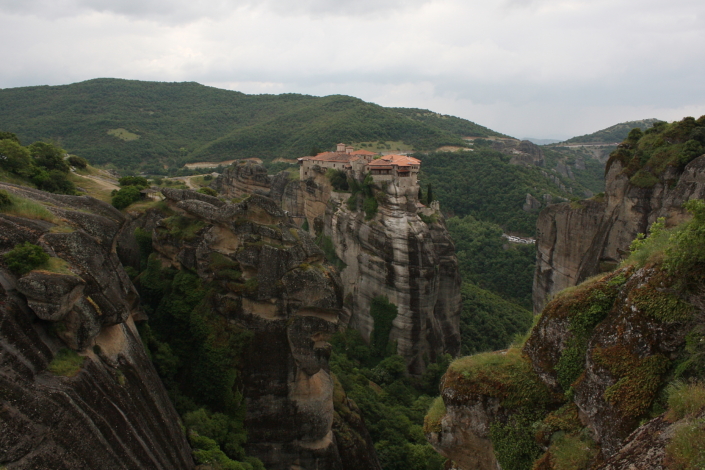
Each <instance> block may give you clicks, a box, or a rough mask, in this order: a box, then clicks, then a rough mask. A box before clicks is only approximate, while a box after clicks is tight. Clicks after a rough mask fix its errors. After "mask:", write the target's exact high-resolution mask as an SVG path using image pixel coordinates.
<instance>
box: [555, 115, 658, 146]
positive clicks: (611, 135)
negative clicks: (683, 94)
mask: <svg viewBox="0 0 705 470" xmlns="http://www.w3.org/2000/svg"><path fill="white" fill-rule="evenodd" d="M661 122H663V121H659V120H658V119H643V120H641V121H628V122H622V123H619V124H615V125H614V126H610V127H608V128H606V129H602V130H601V131H597V132H593V133H592V134H586V135H581V136H578V137H573V138H572V139H568V140H566V141H565V142H564V143H566V144H586V143H617V142H621V141H623V140H624V139H626V138H627V135H628V134H629V132H630V131H631V130H632V129H635V128H638V129H641V130H642V131H645V130H646V129H649V128H650V127H652V126H654V125H655V124H656V123H661Z"/></svg>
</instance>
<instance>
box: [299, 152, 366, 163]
mask: <svg viewBox="0 0 705 470" xmlns="http://www.w3.org/2000/svg"><path fill="white" fill-rule="evenodd" d="M358 158H359V157H355V156H353V155H350V154H349V153H345V152H323V153H319V154H318V155H316V156H315V157H303V158H302V160H305V161H313V162H346V163H347V162H350V161H353V160H357V159H358Z"/></svg>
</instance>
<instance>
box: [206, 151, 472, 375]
mask: <svg viewBox="0 0 705 470" xmlns="http://www.w3.org/2000/svg"><path fill="white" fill-rule="evenodd" d="M265 181H267V183H268V185H269V190H268V191H266V190H264V189H262V188H264V187H265V183H264V182H265ZM214 187H216V188H217V189H218V190H219V191H221V192H223V193H225V194H227V195H229V196H231V197H241V196H243V195H244V194H245V192H246V191H252V190H253V189H255V190H258V191H260V192H261V193H262V194H267V195H269V196H270V197H272V198H273V199H276V200H277V201H280V205H281V207H282V208H283V210H285V211H286V213H287V214H288V215H289V216H291V217H293V218H294V219H295V220H297V221H298V222H299V223H300V224H301V223H303V222H304V221H305V223H306V224H307V225H308V227H309V230H310V231H311V232H313V233H315V234H316V235H317V236H319V237H321V236H323V237H328V238H330V240H331V241H332V244H333V247H334V249H335V255H336V256H337V257H338V258H339V259H340V260H342V262H343V263H344V267H343V269H341V272H340V276H341V278H342V280H343V283H342V288H343V294H344V297H345V299H348V301H347V302H346V307H347V309H349V310H348V312H349V316H348V317H347V318H345V319H344V321H343V323H344V324H345V325H346V326H347V325H349V326H351V327H353V328H355V329H357V330H359V331H360V332H361V333H362V334H363V336H364V337H365V338H366V339H369V337H370V334H371V332H372V329H373V327H374V321H373V319H372V317H371V316H370V313H369V310H370V308H369V307H370V302H371V300H372V299H373V298H375V297H377V296H386V297H387V298H388V299H389V300H390V301H391V302H392V303H394V304H395V305H396V306H397V308H398V311H399V314H398V316H397V318H396V319H395V320H394V323H393V328H392V332H391V334H390V340H392V341H396V343H397V352H398V353H399V354H401V355H402V356H404V357H405V358H406V360H407V365H408V368H409V371H411V372H412V373H415V374H420V373H422V372H423V371H424V370H425V366H426V362H427V361H429V360H430V361H433V360H435V358H436V357H437V355H438V354H442V353H450V354H457V352H458V351H459V348H460V333H459V316H460V309H461V303H460V301H461V299H460V276H459V273H458V267H457V259H456V258H455V248H454V245H453V243H452V241H451V239H450V236H449V235H448V232H447V231H446V229H445V226H444V225H443V219H442V216H441V214H440V211H439V210H438V208H437V206H436V208H435V209H434V208H432V207H430V208H426V207H422V206H421V207H417V203H418V198H417V195H418V186H411V187H409V188H406V187H402V186H399V185H396V184H394V182H388V183H386V184H385V185H381V184H380V185H378V187H377V189H376V190H375V191H376V198H377V201H378V205H379V207H378V211H377V214H376V215H375V216H374V217H372V218H369V219H368V218H366V217H365V213H364V212H363V211H362V210H359V207H357V208H355V207H354V206H352V207H353V209H351V208H349V207H348V204H347V201H348V199H349V198H350V196H351V195H350V193H339V192H335V191H333V190H332V187H331V185H330V182H329V181H328V178H327V177H326V176H325V172H324V171H323V170H321V171H319V172H316V171H314V175H313V177H310V178H307V179H306V180H304V181H290V180H289V179H288V177H287V173H284V172H282V173H280V174H279V175H276V176H274V177H267V176H266V172H265V170H264V169H263V168H262V167H259V166H256V165H253V164H251V163H241V164H235V165H232V166H231V167H229V168H228V169H226V171H225V172H224V174H223V175H222V177H219V178H218V179H217V180H216V181H215V182H214ZM360 204H361V201H359V203H358V205H360ZM422 217H423V218H424V219H422Z"/></svg>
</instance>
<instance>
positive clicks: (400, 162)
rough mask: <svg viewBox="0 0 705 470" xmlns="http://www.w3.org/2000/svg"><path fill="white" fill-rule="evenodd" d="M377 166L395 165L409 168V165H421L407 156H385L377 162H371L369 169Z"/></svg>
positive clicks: (419, 161)
mask: <svg viewBox="0 0 705 470" xmlns="http://www.w3.org/2000/svg"><path fill="white" fill-rule="evenodd" d="M378 165H396V166H402V167H403V166H411V165H421V160H418V159H416V158H413V157H409V156H407V155H385V156H384V157H382V158H378V159H377V160H372V161H371V162H370V167H377V166H378Z"/></svg>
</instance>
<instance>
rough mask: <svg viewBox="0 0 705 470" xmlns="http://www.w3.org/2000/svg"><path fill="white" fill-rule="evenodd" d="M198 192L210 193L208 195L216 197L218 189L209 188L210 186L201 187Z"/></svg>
mask: <svg viewBox="0 0 705 470" xmlns="http://www.w3.org/2000/svg"><path fill="white" fill-rule="evenodd" d="M198 192H199V193H201V194H206V195H208V196H213V197H215V196H217V195H218V191H216V190H215V189H213V188H209V187H203V188H200V189H199V190H198Z"/></svg>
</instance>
